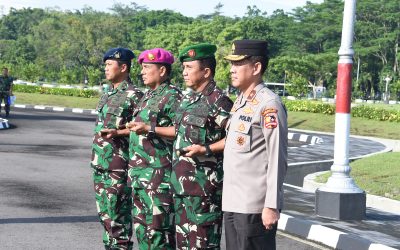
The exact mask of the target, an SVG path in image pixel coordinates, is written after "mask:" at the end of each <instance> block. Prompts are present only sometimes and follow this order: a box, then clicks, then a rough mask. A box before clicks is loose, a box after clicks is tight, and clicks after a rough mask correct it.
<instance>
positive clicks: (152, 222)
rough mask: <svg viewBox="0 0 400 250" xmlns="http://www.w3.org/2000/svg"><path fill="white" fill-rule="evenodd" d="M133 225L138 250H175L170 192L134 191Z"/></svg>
mask: <svg viewBox="0 0 400 250" xmlns="http://www.w3.org/2000/svg"><path fill="white" fill-rule="evenodd" d="M132 214H133V223H134V227H135V232H136V238H137V241H138V244H139V249H140V250H148V249H163V250H167V249H168V250H169V249H170V250H173V249H175V225H174V213H173V202H172V195H171V193H170V190H151V189H135V190H134V192H133V213H132Z"/></svg>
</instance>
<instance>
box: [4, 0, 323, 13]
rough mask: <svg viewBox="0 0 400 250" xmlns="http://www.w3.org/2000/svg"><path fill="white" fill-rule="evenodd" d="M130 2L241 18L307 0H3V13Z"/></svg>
mask: <svg viewBox="0 0 400 250" xmlns="http://www.w3.org/2000/svg"><path fill="white" fill-rule="evenodd" d="M309 1H310V2H312V3H321V2H323V0H309ZM117 2H118V3H123V4H129V3H131V2H135V3H137V4H138V5H140V6H146V7H147V8H148V9H149V10H162V9H170V10H174V11H176V12H180V13H182V14H183V15H185V16H190V17H196V16H198V15H201V14H210V13H212V12H213V10H214V7H215V6H216V5H217V4H218V3H222V4H223V5H224V6H223V7H222V10H221V11H222V14H223V15H225V16H230V17H234V16H238V17H242V16H243V15H244V14H245V13H246V7H247V6H248V5H250V6H253V5H255V6H257V8H258V9H260V10H261V11H267V13H268V15H270V14H272V12H273V11H274V10H276V9H283V10H284V11H291V10H292V9H294V8H296V7H301V6H304V5H305V4H306V2H307V0H279V1H277V0H200V1H199V0H131V1H104V0H1V1H0V15H5V14H7V13H8V11H9V9H10V8H15V9H21V8H28V7H30V8H47V7H50V8H54V7H57V8H59V9H60V10H80V9H82V8H83V7H85V6H89V7H92V8H93V9H95V10H98V11H108V10H109V8H111V7H112V5H113V4H114V3H117Z"/></svg>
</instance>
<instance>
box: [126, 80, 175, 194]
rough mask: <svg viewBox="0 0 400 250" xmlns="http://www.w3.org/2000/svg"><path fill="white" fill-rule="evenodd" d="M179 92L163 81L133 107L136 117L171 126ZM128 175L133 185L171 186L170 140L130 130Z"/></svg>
mask: <svg viewBox="0 0 400 250" xmlns="http://www.w3.org/2000/svg"><path fill="white" fill-rule="evenodd" d="M181 98H182V94H181V92H180V90H179V89H177V88H176V87H174V86H172V85H170V84H167V83H163V84H161V85H160V86H158V88H157V89H155V90H154V91H149V92H147V93H146V95H145V96H144V97H143V98H142V100H141V101H140V104H139V107H138V108H137V110H136V111H135V119H134V120H135V121H136V122H144V123H146V124H149V125H150V124H155V126H157V127H170V126H173V121H174V119H175V110H176V108H177V106H178V105H179V101H180V100H181ZM129 141H130V145H129V157H130V161H129V178H130V181H131V182H132V187H133V188H144V189H170V184H169V181H170V176H171V162H172V142H173V141H172V140H167V139H165V138H162V137H159V136H155V137H153V138H148V137H147V136H146V135H137V134H136V133H134V132H131V133H130V138H129Z"/></svg>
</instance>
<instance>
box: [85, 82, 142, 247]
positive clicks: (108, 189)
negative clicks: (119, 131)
mask: <svg viewBox="0 0 400 250" xmlns="http://www.w3.org/2000/svg"><path fill="white" fill-rule="evenodd" d="M142 96H143V93H142V92H141V91H140V90H139V89H138V88H136V87H134V86H133V85H132V84H131V83H130V82H128V81H123V82H122V83H120V85H119V86H118V87H117V88H116V89H112V90H111V91H109V92H107V93H104V94H103V96H102V97H101V99H100V102H99V104H98V106H97V111H98V115H97V119H96V126H95V129H94V138H93V144H92V161H91V167H92V168H93V171H94V174H93V178H94V189H95V192H96V196H95V197H96V204H97V211H98V214H99V217H100V221H101V223H102V224H103V226H104V230H105V231H104V234H103V242H104V245H105V246H106V247H108V248H110V249H131V248H132V242H131V240H130V239H131V236H132V218H131V209H132V208H131V207H132V206H131V200H130V197H131V188H130V187H129V186H128V185H127V179H128V178H127V171H128V160H129V152H128V147H129V138H128V137H115V138H112V139H103V138H102V137H101V136H99V135H98V133H99V131H100V130H101V129H103V128H111V129H116V128H118V127H119V126H121V125H123V124H126V122H129V121H131V120H132V114H133V110H134V109H135V108H136V106H137V104H138V102H139V100H140V98H141V97H142Z"/></svg>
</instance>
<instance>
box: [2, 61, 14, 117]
mask: <svg viewBox="0 0 400 250" xmlns="http://www.w3.org/2000/svg"><path fill="white" fill-rule="evenodd" d="M12 83H13V78H12V77H11V76H9V75H8V69H7V68H3V74H2V75H1V76H0V111H1V103H2V102H3V100H4V105H5V110H6V117H8V116H9V115H10V102H9V97H10V96H12Z"/></svg>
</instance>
